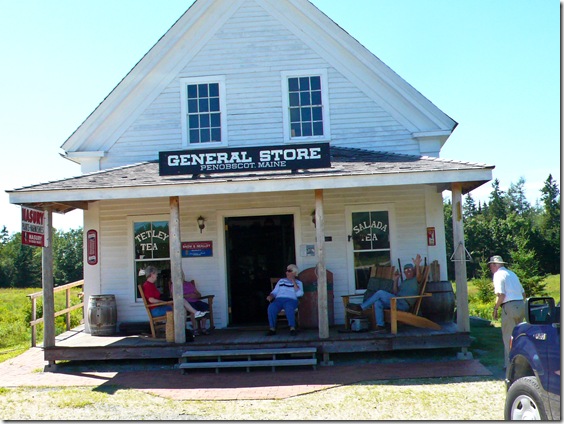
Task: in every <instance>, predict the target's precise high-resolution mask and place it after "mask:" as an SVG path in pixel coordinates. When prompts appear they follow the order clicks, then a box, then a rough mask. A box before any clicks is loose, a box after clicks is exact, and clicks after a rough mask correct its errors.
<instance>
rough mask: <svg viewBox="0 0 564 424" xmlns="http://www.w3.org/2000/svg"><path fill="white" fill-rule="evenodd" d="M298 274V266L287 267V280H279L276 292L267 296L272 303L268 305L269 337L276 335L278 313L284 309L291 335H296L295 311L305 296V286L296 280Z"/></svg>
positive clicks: (273, 291)
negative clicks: (299, 299)
mask: <svg viewBox="0 0 564 424" xmlns="http://www.w3.org/2000/svg"><path fill="white" fill-rule="evenodd" d="M298 272H299V270H298V267H297V266H296V265H294V264H291V265H288V266H287V267H286V278H281V279H280V280H278V283H276V286H275V287H274V290H272V292H271V293H270V294H269V295H268V296H266V300H268V301H269V302H270V305H268V324H269V325H270V329H269V330H268V333H266V335H267V336H272V335H274V334H276V321H277V319H278V312H280V311H281V310H282V309H284V311H286V318H287V319H288V324H289V325H290V335H291V336H295V335H296V315H295V314H294V311H295V310H296V308H297V307H298V297H302V296H303V295H304V285H303V283H302V282H301V281H300V280H298V279H297V278H296V277H297V276H298Z"/></svg>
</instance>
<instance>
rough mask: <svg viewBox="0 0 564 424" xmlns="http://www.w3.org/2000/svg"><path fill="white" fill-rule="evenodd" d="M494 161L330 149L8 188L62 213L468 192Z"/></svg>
mask: <svg viewBox="0 0 564 424" xmlns="http://www.w3.org/2000/svg"><path fill="white" fill-rule="evenodd" d="M493 168H494V167H493V166H491V165H485V164H477V163H468V162H457V161H451V160H445V159H439V158H432V157H427V156H413V155H402V154H391V153H385V152H371V151H365V150H359V149H350V148H336V147H332V148H331V168H325V169H310V170H304V171H299V172H296V173H292V172H289V171H272V172H252V173H246V172H244V173H230V174H209V175H206V176H204V177H198V178H193V177H192V176H191V175H183V176H159V164H158V162H156V161H154V162H144V163H139V164H135V165H128V166H123V167H119V168H114V169H109V170H105V171H99V172H95V173H91V174H86V175H82V176H79V177H74V178H67V179H64V180H60V181H53V182H48V183H43V184H37V185H32V186H29V187H23V188H19V189H14V190H9V191H8V193H10V202H11V203H16V204H28V205H29V206H36V207H38V206H42V205H45V204H46V203H49V204H51V206H54V207H55V208H57V206H56V205H62V206H61V209H60V211H61V212H63V211H65V212H66V211H67V210H68V208H67V209H66V210H65V208H64V205H69V206H70V208H71V209H72V208H74V207H80V206H78V204H77V203H76V202H88V201H95V200H103V199H138V198H156V197H169V196H193V195H218V194H230V193H258V192H283V191H290V190H310V189H334V188H349V187H380V186H393V185H409V184H413V185H416V184H431V185H436V186H437V189H438V190H441V191H442V190H445V189H450V184H451V183H453V182H460V183H462V187H463V192H464V193H466V192H468V191H470V190H473V189H474V188H476V187H478V186H480V185H482V184H484V183H485V182H487V181H489V180H490V179H491V171H492V169H493Z"/></svg>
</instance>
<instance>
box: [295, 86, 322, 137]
mask: <svg viewBox="0 0 564 424" xmlns="http://www.w3.org/2000/svg"><path fill="white" fill-rule="evenodd" d="M321 93H322V90H321V77H320V76H318V75H316V76H304V77H292V78H288V96H289V103H288V105H289V109H290V136H291V137H292V138H294V137H316V136H323V135H324V134H323V99H322V95H321Z"/></svg>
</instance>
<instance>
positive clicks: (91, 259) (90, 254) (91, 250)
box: [86, 230, 98, 265]
mask: <svg viewBox="0 0 564 424" xmlns="http://www.w3.org/2000/svg"><path fill="white" fill-rule="evenodd" d="M86 261H87V262H88V265H96V264H97V263H98V233H97V232H96V230H88V232H87V233H86Z"/></svg>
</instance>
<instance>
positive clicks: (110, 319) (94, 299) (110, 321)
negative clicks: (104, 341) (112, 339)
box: [88, 294, 117, 336]
mask: <svg viewBox="0 0 564 424" xmlns="http://www.w3.org/2000/svg"><path fill="white" fill-rule="evenodd" d="M88 324H89V325H90V334H91V335H93V336H112V335H114V334H115V333H116V325H117V307H116V297H115V296H114V295H113V294H95V295H92V296H90V298H89V301H88Z"/></svg>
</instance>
